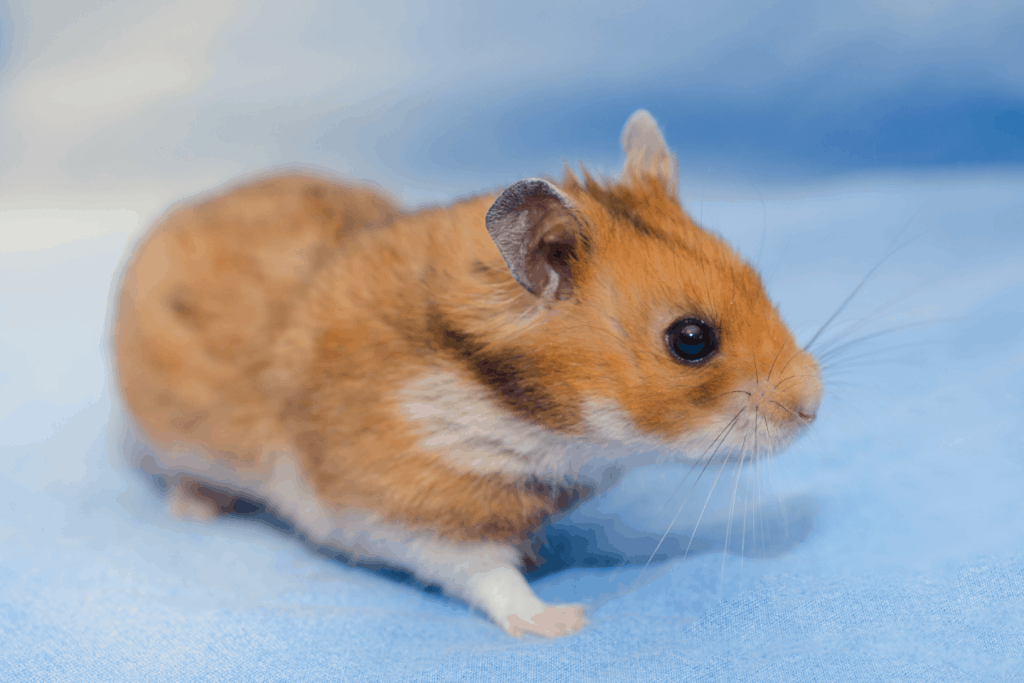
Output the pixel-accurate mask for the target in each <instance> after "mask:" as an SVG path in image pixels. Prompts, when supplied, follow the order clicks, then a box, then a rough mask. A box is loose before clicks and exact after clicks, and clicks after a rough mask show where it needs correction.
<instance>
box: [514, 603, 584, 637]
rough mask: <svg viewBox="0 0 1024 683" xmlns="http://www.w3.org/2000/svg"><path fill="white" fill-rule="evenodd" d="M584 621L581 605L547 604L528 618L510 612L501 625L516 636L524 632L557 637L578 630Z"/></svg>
mask: <svg viewBox="0 0 1024 683" xmlns="http://www.w3.org/2000/svg"><path fill="white" fill-rule="evenodd" d="M586 623H587V620H586V612H585V610H584V608H583V605H549V606H547V607H545V608H544V609H543V610H541V611H540V612H539V613H537V614H535V615H533V616H532V617H530V618H529V619H524V618H523V617H520V616H519V615H518V614H511V615H509V616H508V617H506V623H505V624H502V626H504V628H505V631H507V632H508V634H509V635H513V636H516V637H517V638H518V637H519V636H521V635H523V634H524V633H535V634H537V635H539V636H546V637H548V638H557V637H558V636H565V635H569V634H570V633H575V632H576V631H579V630H580V629H581V628H583V626H584V625H585V624H586Z"/></svg>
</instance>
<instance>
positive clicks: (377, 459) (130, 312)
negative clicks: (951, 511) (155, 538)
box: [114, 113, 821, 635]
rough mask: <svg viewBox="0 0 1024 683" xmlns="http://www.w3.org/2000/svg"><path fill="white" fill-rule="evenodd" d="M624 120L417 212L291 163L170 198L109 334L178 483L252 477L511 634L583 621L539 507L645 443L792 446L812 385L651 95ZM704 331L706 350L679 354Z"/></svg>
mask: <svg viewBox="0 0 1024 683" xmlns="http://www.w3.org/2000/svg"><path fill="white" fill-rule="evenodd" d="M623 141H624V147H625V151H626V153H627V167H626V170H625V171H624V173H623V177H622V179H620V180H619V181H618V182H615V183H610V184H606V185H605V184H601V183H598V182H595V181H593V180H591V179H590V178H589V177H586V178H584V179H583V180H578V179H577V178H575V177H574V176H572V175H571V174H569V175H568V176H567V178H566V179H565V181H564V182H563V183H562V184H561V186H560V187H556V186H554V185H553V184H551V183H548V182H546V181H539V180H531V181H523V182H521V183H517V184H516V185H515V186H513V187H512V188H510V189H509V190H507V191H506V192H505V193H503V194H502V195H501V196H500V197H498V198H497V199H496V198H495V197H494V196H483V197H477V198H472V199H468V200H465V201H462V202H458V203H456V204H454V205H452V206H449V207H445V208H436V209H430V210H425V211H421V212H417V213H412V214H402V213H401V212H400V211H398V210H397V209H396V208H395V207H394V206H393V204H392V203H391V202H390V201H389V200H388V199H386V198H384V197H383V196H381V195H379V194H377V193H374V192H372V191H370V190H368V189H366V188H358V187H349V186H344V185H339V184H335V183H330V182H329V181H325V180H323V179H317V178H313V177H303V176H294V177H279V178H272V179H269V180H265V181H262V182H258V183H256V184H253V185H249V186H246V187H243V188H240V189H236V190H234V191H230V192H228V193H226V194H224V195H221V196H218V197H214V198H212V199H210V200H209V201H207V202H206V203H204V204H201V205H199V206H198V207H193V208H186V209H182V210H180V211H179V212H176V213H174V214H172V215H171V216H170V217H169V218H167V219H166V220H165V221H164V222H163V223H162V224H161V225H160V226H158V228H156V229H155V230H154V231H153V232H152V233H151V234H150V235H149V236H147V237H146V238H145V239H144V241H143V242H142V243H141V244H140V246H139V247H138V248H137V250H136V251H135V253H134V254H133V256H132V258H131V259H130V261H129V264H128V269H127V271H126V275H125V278H124V281H123V285H122V290H121V296H120V300H119V310H118V314H117V317H116V323H115V327H114V346H115V354H116V358H117V369H118V378H119V383H120V387H121V390H122V393H123V396H124V399H125V403H126V407H127V412H128V414H129V415H130V417H131V418H132V420H133V422H134V423H135V424H136V426H137V428H138V429H139V431H141V432H142V433H144V434H145V435H146V438H147V439H148V440H149V441H150V443H151V444H152V445H153V446H154V449H155V451H156V452H157V453H158V455H157V462H156V463H155V465H156V470H157V471H159V472H161V473H163V474H165V475H166V477H167V480H168V482H169V484H170V486H171V488H172V493H173V495H174V500H175V501H176V502H177V504H178V505H185V504H191V505H193V506H194V505H196V504H199V505H203V504H205V505H207V509H210V510H212V507H211V503H210V501H209V500H208V499H207V500H205V501H204V498H203V496H202V492H204V491H210V490H209V489H205V488H203V486H204V485H212V486H213V487H214V490H217V489H219V490H227V491H232V492H238V493H242V494H245V495H249V496H254V497H257V498H260V499H262V500H265V501H266V502H267V503H268V504H269V505H270V506H271V507H272V508H274V509H275V510H276V511H278V513H279V514H281V515H282V516H283V517H285V518H287V519H289V520H290V521H292V522H293V523H294V524H295V525H296V526H297V527H298V528H300V529H301V530H302V531H304V532H305V533H307V534H309V535H310V536H312V537H313V538H315V539H316V540H317V541H319V542H321V543H325V544H330V545H334V546H336V547H338V548H340V549H342V550H344V551H346V552H348V553H350V554H351V555H353V556H354V557H357V558H367V559H370V558H372V559H377V560H383V561H385V562H388V563H392V564H395V565H397V566H400V567H403V568H406V569H409V570H411V571H413V572H414V573H415V574H416V575H417V576H419V577H420V578H422V579H424V580H426V581H428V582H433V583H437V584H439V585H441V586H442V587H443V588H444V589H445V590H447V591H448V592H449V593H452V594H454V595H456V596H459V597H462V598H463V599H465V600H467V601H468V602H470V603H471V604H473V605H474V606H477V607H480V608H481V609H483V610H484V611H485V612H487V614H488V615H489V616H490V617H491V618H492V619H494V620H495V621H496V622H497V623H499V624H500V625H501V626H502V627H504V628H505V629H506V630H508V631H509V632H512V633H520V632H536V633H542V634H545V635H557V634H560V633H565V632H570V631H573V630H576V629H577V628H579V627H580V626H582V624H583V613H582V610H581V609H579V608H578V607H573V606H547V605H544V604H543V603H542V602H540V601H539V600H538V599H537V598H536V596H534V595H533V593H532V591H531V589H530V588H529V586H528V585H527V584H526V583H525V581H524V580H523V578H522V575H521V574H520V573H519V571H518V566H519V565H521V564H522V563H523V561H524V559H528V557H529V552H530V543H531V541H532V534H533V532H534V531H536V530H537V529H538V528H539V527H540V526H541V525H542V524H543V523H544V522H545V521H546V520H547V519H548V518H550V516H552V515H554V514H556V513H559V512H561V511H564V510H566V509H567V508H568V507H569V506H571V505H572V504H574V503H575V502H577V501H579V500H582V499H583V498H585V497H587V496H589V495H592V494H593V493H595V492H599V491H600V490H602V489H604V488H607V487H608V486H609V485H611V484H612V483H614V481H615V480H616V478H617V475H618V472H619V471H620V470H621V469H622V468H623V467H626V466H628V463H627V461H626V460H625V459H624V458H625V456H628V455H629V454H631V453H634V452H655V453H660V454H661V455H660V457H688V458H698V457H703V455H706V454H707V453H708V451H709V450H710V449H711V448H712V447H717V448H721V447H723V446H724V448H725V450H726V451H732V452H734V453H737V454H739V455H740V457H745V455H746V454H748V453H749V452H751V450H752V449H756V448H757V445H756V441H757V439H758V438H760V439H761V440H762V445H763V444H764V442H765V440H768V439H770V440H771V441H772V442H773V445H776V446H781V445H784V444H785V443H786V442H788V441H789V440H790V439H791V438H792V437H793V436H794V435H795V434H796V433H797V432H798V431H799V430H800V428H801V427H802V425H803V424H805V423H806V421H807V420H810V419H813V416H814V413H815V412H816V409H817V404H818V401H819V400H820V393H821V386H820V381H819V380H818V371H817V367H816V365H815V364H814V361H813V360H812V359H810V357H809V356H807V355H806V354H804V353H803V352H802V351H800V350H799V349H797V348H796V347H795V345H794V344H793V341H792V338H791V337H790V335H789V332H788V331H787V330H786V328H785V326H784V325H782V323H781V322H780V321H779V320H778V316H777V313H776V311H775V309H774V307H773V306H772V305H771V303H770V302H769V301H768V299H767V297H766V296H765V295H764V292H763V291H762V289H761V285H760V282H759V280H758V278H757V275H756V274H755V273H754V272H753V271H752V270H751V269H750V268H749V266H747V265H746V264H745V263H743V262H742V261H741V260H740V259H739V258H738V257H736V256H735V254H734V253H733V252H732V251H731V250H730V249H729V247H728V246H727V245H726V244H725V243H724V242H722V241H721V240H720V239H718V238H717V237H714V236H712V235H709V234H707V233H705V232H704V231H702V230H701V229H700V228H698V227H697V226H696V225H694V224H693V223H692V221H690V219H689V218H688V217H687V216H686V215H685V213H684V212H683V210H682V209H681V207H680V206H679V204H678V201H677V200H676V198H675V187H674V185H675V175H674V158H673V157H671V155H670V154H669V153H668V151H667V150H666V149H665V148H664V145H663V142H662V140H661V137H660V133H658V132H657V128H656V126H655V125H654V123H653V120H651V119H650V117H649V116H648V115H646V114H645V113H638V115H636V116H634V118H633V119H631V122H630V124H628V125H627V129H626V131H625V133H624V136H623ZM687 323H689V326H688V327H686V326H685V325H686V324H687ZM680 326H683V327H682V329H685V330H686V333H687V334H689V335H691V336H690V337H687V338H686V339H684V340H683V342H684V343H683V345H682V346H679V345H678V344H679V343H680V342H679V336H678V329H681V327H680ZM666 330H668V331H666ZM673 330H676V332H673ZM701 330H703V331H704V332H705V333H706V334H705V337H704V338H705V340H706V341H707V343H708V344H709V346H708V347H707V348H705V351H707V349H711V351H707V354H706V357H701V358H697V359H696V360H692V359H689V357H682V356H680V355H679V353H682V354H683V356H685V354H686V353H689V351H688V349H694V348H697V347H695V346H693V344H691V343H690V342H693V340H694V339H695V337H693V335H695V334H696V335H698V336H699V334H700V333H701ZM666 340H669V341H668V344H669V346H668V347H667V346H666ZM673 340H674V341H673ZM673 343H675V344H677V345H676V346H675V347H673V346H672V344H673ZM687 344H689V345H687ZM712 344H713V348H712V346H711V345H712ZM672 348H676V349H682V351H681V352H678V353H677V352H676V351H672ZM673 354H675V355H673ZM762 423H763V425H764V427H763V429H762V427H761V424H762ZM214 499H216V496H214Z"/></svg>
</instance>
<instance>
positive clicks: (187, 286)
mask: <svg viewBox="0 0 1024 683" xmlns="http://www.w3.org/2000/svg"><path fill="white" fill-rule="evenodd" d="M399 213H400V211H399V209H398V208H397V207H396V206H395V204H394V203H392V202H391V201H390V200H389V199H387V198H386V197H384V196H382V195H381V194H379V193H376V192H374V191H373V190H371V189H369V188H366V187H359V186H350V185H344V184H340V183H338V182H335V181H331V180H328V179H326V178H322V177H316V176H312V175H301V174H292V175H282V176H276V177H269V178H264V179H261V180H258V181H255V182H251V183H249V184H247V185H244V186H241V187H235V188H233V189H229V190H228V191H226V192H224V193H221V194H218V195H215V196H213V197H211V198H209V199H206V200H205V201H201V202H198V203H194V204H190V205H187V206H184V207H181V208H178V209H176V210H174V211H172V212H171V213H170V214H169V215H168V216H167V217H166V218H165V219H163V220H162V221H161V222H160V223H159V224H158V225H157V226H156V227H154V228H153V229H151V230H150V232H149V233H148V234H147V235H146V236H145V237H144V238H143V239H142V240H141V241H140V243H139V244H138V246H137V247H136V248H135V250H134V253H133V254H132V255H131V257H130V258H129V260H128V263H127V267H126V270H125V275H124V278H123V280H122V287H121V289H120V299H119V301H118V302H117V303H118V310H117V314H116V317H115V322H114V329H113V344H114V352H115V357H116V359H117V375H118V377H117V379H118V383H119V385H120V390H121V393H122V396H123V398H124V400H125V402H126V404H127V406H126V407H127V408H128V410H129V413H130V414H131V416H132V417H133V418H134V420H135V421H136V422H138V423H139V426H140V427H141V428H142V430H143V431H144V432H145V433H146V434H147V435H148V436H149V437H150V438H151V439H154V440H156V441H157V442H162V443H164V444H172V443H176V442H183V441H184V442H189V443H193V444H203V445H204V446H205V447H206V449H208V450H213V451H219V452H221V453H222V454H224V455H225V456H229V457H237V458H242V459H246V458H252V457H254V456H255V447H256V445H257V444H259V443H268V442H273V441H275V440H276V439H275V437H276V436H277V435H276V433H275V430H276V429H277V427H276V425H275V424H274V423H273V415H274V411H273V410H267V406H266V405H265V402H266V401H267V400H268V399H267V398H266V397H265V396H264V395H263V391H262V389H261V387H260V386H259V381H258V376H259V373H260V371H261V370H262V369H263V368H265V367H266V366H267V365H268V364H269V363H270V361H271V358H270V350H271V348H272V347H273V344H274V340H275V339H276V338H277V337H278V336H279V335H280V333H281V332H282V330H284V329H285V328H286V326H287V324H288V320H289V316H290V313H291V311H292V310H293V309H294V307H295V303H296V302H297V301H298V300H299V299H301V297H302V295H303V293H304V291H305V290H306V288H307V287H308V286H309V283H310V282H311V281H312V279H313V278H314V276H315V275H316V273H317V272H318V271H319V270H320V269H321V268H323V266H324V265H325V264H326V263H328V262H329V261H330V259H331V257H332V254H333V253H335V252H336V250H338V249H339V248H341V245H342V244H343V242H344V241H345V239H346V237H348V236H350V235H352V234H353V233H357V232H360V231H364V230H368V229H374V228H375V227H379V226H383V225H387V224H389V223H391V222H392V220H394V218H395V217H397V216H398V215H399Z"/></svg>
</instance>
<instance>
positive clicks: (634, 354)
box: [487, 111, 822, 458]
mask: <svg viewBox="0 0 1024 683" xmlns="http://www.w3.org/2000/svg"><path fill="white" fill-rule="evenodd" d="M622 143H623V149H624V152H625V154H626V164H625V167H624V170H623V172H622V174H621V176H620V177H619V178H618V179H616V180H613V181H608V182H602V181H598V180H595V179H594V178H593V177H591V176H590V175H588V174H587V173H586V172H584V173H583V174H582V177H581V178H578V177H576V176H575V175H573V174H572V173H571V172H567V177H566V179H565V180H564V181H563V182H562V183H560V186H556V185H555V184H553V183H550V182H548V181H545V180H539V179H531V180H524V181H521V182H519V183H516V184H515V185H513V186H512V187H510V188H509V189H508V190H506V191H505V192H504V193H503V194H502V195H501V196H500V197H499V198H498V200H497V201H496V202H495V203H494V205H493V206H492V207H491V210H490V211H489V212H488V215H487V227H488V231H489V232H490V234H491V236H492V238H493V239H494V241H495V244H497V246H498V250H499V251H500V252H501V254H502V256H503V257H504V259H505V262H506V264H507V265H508V267H509V270H510V272H511V273H512V275H513V277H514V278H515V279H516V280H517V281H518V282H519V284H520V285H522V287H523V289H525V290H526V292H529V296H528V297H527V299H528V300H529V301H530V302H531V305H532V306H533V308H534V310H535V312H536V315H535V316H533V318H532V322H531V324H530V326H529V328H528V329H527V330H526V331H525V332H524V333H523V336H522V338H521V341H520V343H521V344H522V345H524V347H525V348H528V349H529V352H528V357H529V359H530V361H529V366H530V372H529V373H527V374H530V375H531V376H533V377H535V379H536V381H537V382H538V383H540V384H541V385H543V387H544V389H545V391H546V392H548V394H549V395H550V396H551V401H552V402H554V403H558V404H560V405H563V406H565V407H566V409H565V410H563V411H562V414H563V415H568V416H574V417H569V418H567V421H566V423H565V424H564V425H562V426H563V427H564V428H565V429H566V430H568V431H574V432H576V433H578V434H580V435H581V436H582V437H584V438H588V439H592V440H595V441H603V442H619V443H624V444H629V445H632V446H634V448H648V449H650V450H656V451H660V452H663V453H665V452H671V453H674V454H678V455H681V456H682V457H691V458H693V457H702V456H703V455H705V454H708V453H711V452H718V453H720V454H721V453H727V454H729V455H730V456H732V457H736V456H743V457H745V456H747V455H750V454H761V453H766V452H767V453H771V452H777V451H778V450H780V449H781V448H783V447H785V446H786V445H787V444H788V443H789V442H790V441H792V440H793V438H795V437H796V436H797V435H798V434H800V432H801V431H803V430H804V429H805V428H806V427H807V426H808V425H809V424H810V423H811V422H813V421H814V419H815V416H816V414H817V411H818V404H819V402H820V400H821V394H822V383H821V377H820V372H819V369H818V365H817V363H816V362H815V360H814V359H813V358H812V357H811V356H810V355H809V354H808V353H806V352H805V351H803V350H802V349H800V348H799V347H798V346H797V344H796V342H795V340H794V338H793V335H792V334H791V332H790V331H789V329H788V328H787V327H786V325H785V323H783V321H782V319H781V318H780V316H779V312H778V310H777V309H776V307H775V305H774V304H773V303H772V302H771V300H770V299H769V298H768V295H767V294H766V293H765V291H764V287H763V285H762V283H761V279H760V277H759V276H758V274H757V272H756V271H755V270H754V269H753V268H752V267H751V266H750V265H749V264H748V263H747V262H746V261H744V260H743V259H742V258H741V257H740V256H739V255H738V254H737V253H736V252H735V251H734V250H733V249H732V248H731V247H730V246H729V245H728V244H727V243H726V242H725V241H724V240H723V239H721V238H720V237H718V236H716V235H714V234H711V233H709V232H707V231H705V230H703V229H702V228H701V227H700V226H698V225H697V224H696V223H694V222H693V220H691V219H690V217H689V216H688V215H687V214H686V212H685V211H684V210H683V208H682V206H681V205H680V203H679V200H678V198H677V196H676V186H677V176H676V162H675V157H674V156H673V155H672V153H671V152H670V151H669V150H668V149H667V148H666V147H665V143H664V140H663V138H662V135H661V133H660V131H659V130H658V127H657V125H656V124H655V122H654V120H653V119H652V118H651V117H650V115H649V114H647V112H644V111H639V112H637V113H636V114H634V115H633V116H632V117H631V118H630V120H629V122H628V123H627V124H626V128H625V130H624V132H623V135H622ZM524 353H525V352H522V353H520V357H524V356H523V354H524Z"/></svg>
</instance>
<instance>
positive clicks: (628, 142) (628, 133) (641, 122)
mask: <svg viewBox="0 0 1024 683" xmlns="http://www.w3.org/2000/svg"><path fill="white" fill-rule="evenodd" d="M621 142H622V152H623V154H625V155H626V163H625V165H624V166H623V167H622V178H621V179H622V180H623V181H629V180H631V179H637V180H638V179H640V178H641V177H643V176H650V177H652V178H654V179H655V180H657V181H658V183H659V184H661V186H662V187H664V188H665V191H666V192H668V193H669V194H670V195H671V196H673V197H674V196H675V195H676V191H677V189H678V185H679V166H678V162H677V161H676V155H675V154H673V153H672V152H671V151H670V150H669V148H668V147H667V146H666V145H665V138H664V137H662V135H661V131H660V130H659V129H658V124H657V123H655V122H654V117H652V116H651V115H650V113H649V112H648V111H647V110H645V109H637V110H636V111H635V112H633V115H632V116H630V117H629V120H628V121H626V125H625V127H624V128H623V129H622V138H621Z"/></svg>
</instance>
